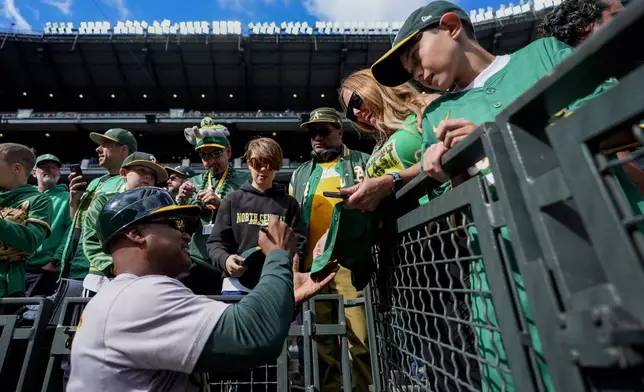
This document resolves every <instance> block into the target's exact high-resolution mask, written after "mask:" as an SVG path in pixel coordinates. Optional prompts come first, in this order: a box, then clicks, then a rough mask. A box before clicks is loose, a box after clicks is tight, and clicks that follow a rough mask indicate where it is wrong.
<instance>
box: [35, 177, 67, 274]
mask: <svg viewBox="0 0 644 392" xmlns="http://www.w3.org/2000/svg"><path fill="white" fill-rule="evenodd" d="M43 194H44V195H45V196H47V197H48V198H49V200H51V203H52V207H53V216H52V219H51V235H50V236H49V237H48V238H47V239H46V240H45V241H44V242H43V243H42V245H40V247H39V248H38V250H36V253H35V254H34V255H33V257H32V258H31V259H29V262H28V263H27V264H28V267H29V268H30V270H31V269H33V270H34V272H36V271H37V270H38V269H39V268H40V267H42V266H43V265H45V264H47V263H49V262H50V261H53V260H54V259H55V258H54V253H55V252H56V249H57V248H58V246H59V245H60V243H61V242H62V240H63V237H64V235H65V232H66V231H67V228H68V227H69V226H70V225H71V224H72V218H71V216H69V191H68V190H67V185H65V184H58V185H56V186H54V187H52V188H50V189H47V190H46V191H45V192H43Z"/></svg>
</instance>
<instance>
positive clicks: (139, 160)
mask: <svg viewBox="0 0 644 392" xmlns="http://www.w3.org/2000/svg"><path fill="white" fill-rule="evenodd" d="M132 166H144V167H147V168H150V169H152V170H154V173H155V174H156V176H157V183H159V182H166V181H168V173H167V172H166V171H165V169H164V168H163V166H161V165H159V164H158V163H157V159H156V158H155V157H154V155H152V154H148V153H147V152H141V151H139V152H135V153H134V154H130V155H128V157H127V158H125V160H124V161H123V164H122V165H121V168H123V169H125V168H128V167H132Z"/></svg>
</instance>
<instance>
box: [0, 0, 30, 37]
mask: <svg viewBox="0 0 644 392" xmlns="http://www.w3.org/2000/svg"><path fill="white" fill-rule="evenodd" d="M2 3H3V4H2V16H4V17H5V18H7V19H10V20H11V21H12V22H13V23H14V28H15V29H16V30H18V31H20V32H30V31H31V25H30V24H29V22H27V20H26V19H25V18H24V17H23V16H22V14H21V13H20V10H19V9H18V8H17V7H16V3H15V2H14V0H3V2H2Z"/></svg>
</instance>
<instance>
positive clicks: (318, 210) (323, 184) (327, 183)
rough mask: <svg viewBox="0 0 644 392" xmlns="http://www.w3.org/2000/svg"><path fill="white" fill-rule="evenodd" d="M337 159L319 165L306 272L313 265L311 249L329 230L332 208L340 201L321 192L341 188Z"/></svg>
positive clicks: (312, 202) (310, 220)
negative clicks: (319, 175) (318, 179)
mask: <svg viewBox="0 0 644 392" xmlns="http://www.w3.org/2000/svg"><path fill="white" fill-rule="evenodd" d="M338 161H339V158H338V159H336V160H334V161H332V162H325V163H319V165H320V167H321V168H322V175H321V177H320V181H319V182H318V185H317V187H316V188H315V193H314V194H313V200H312V201H311V216H310V219H309V222H310V223H309V233H308V234H309V238H308V243H307V248H308V249H307V252H306V255H307V256H306V261H305V263H304V267H305V268H306V269H307V270H308V269H310V268H311V265H312V264H313V249H314V248H315V244H317V242H318V241H319V240H320V238H321V237H322V236H323V235H324V233H326V231H327V230H328V229H329V224H330V223H331V217H332V216H333V207H334V206H335V205H336V203H338V202H339V201H340V200H341V199H336V198H327V197H324V195H323V194H322V192H337V191H338V188H339V187H341V186H342V178H341V177H340V173H338V172H337V171H336V170H335V167H336V165H337V164H338Z"/></svg>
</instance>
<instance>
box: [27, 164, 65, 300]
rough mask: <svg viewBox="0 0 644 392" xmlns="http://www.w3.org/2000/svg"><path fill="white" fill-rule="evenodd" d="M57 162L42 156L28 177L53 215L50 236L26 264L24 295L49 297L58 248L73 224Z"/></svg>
mask: <svg viewBox="0 0 644 392" xmlns="http://www.w3.org/2000/svg"><path fill="white" fill-rule="evenodd" d="M60 166H61V163H60V160H59V159H58V158H57V157H56V156H55V155H52V154H44V155H41V156H39V157H38V158H37V159H36V167H35V168H34V170H33V171H32V172H31V174H32V175H33V176H34V177H36V180H37V181H38V192H40V193H42V194H44V195H46V196H47V197H49V200H51V203H52V207H53V211H54V215H52V218H51V234H50V235H49V238H47V239H46V240H45V242H43V243H42V245H40V247H39V248H38V250H36V253H34V255H33V256H32V257H31V259H29V261H28V262H27V281H26V285H27V295H28V296H31V295H49V294H51V293H53V292H54V290H55V288H56V287H55V285H56V280H57V275H56V270H57V267H58V265H59V263H60V260H56V259H54V254H55V253H56V249H57V248H58V245H59V244H60V242H61V241H62V240H63V236H64V235H65V231H67V228H68V227H69V226H70V225H71V224H72V218H71V216H70V214H69V191H68V190H67V185H65V184H58V180H59V179H60Z"/></svg>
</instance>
